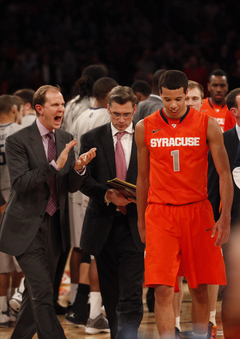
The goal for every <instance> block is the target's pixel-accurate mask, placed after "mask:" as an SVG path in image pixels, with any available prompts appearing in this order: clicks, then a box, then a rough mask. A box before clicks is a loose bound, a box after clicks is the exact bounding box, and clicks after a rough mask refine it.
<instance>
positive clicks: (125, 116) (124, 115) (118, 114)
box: [109, 110, 133, 119]
mask: <svg viewBox="0 0 240 339" xmlns="http://www.w3.org/2000/svg"><path fill="white" fill-rule="evenodd" d="M109 111H110V110H109ZM110 113H111V114H112V115H113V116H114V118H116V119H120V118H123V119H127V118H129V117H131V116H132V115H133V112H132V113H123V114H121V113H117V112H111V111H110Z"/></svg>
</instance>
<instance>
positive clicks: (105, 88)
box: [92, 77, 118, 100]
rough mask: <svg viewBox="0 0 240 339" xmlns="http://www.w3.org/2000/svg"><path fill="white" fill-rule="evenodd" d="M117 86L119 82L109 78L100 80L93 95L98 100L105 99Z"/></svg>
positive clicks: (95, 85) (94, 87) (94, 88)
mask: <svg viewBox="0 0 240 339" xmlns="http://www.w3.org/2000/svg"><path fill="white" fill-rule="evenodd" d="M117 85H118V83H117V81H116V80H114V79H112V78H109V77H104V78H101V79H98V80H97V81H96V82H95V84H94V85H93V91H92V95H93V97H94V98H96V99H97V100H99V99H104V98H105V97H106V95H107V94H108V93H109V92H110V91H111V89H113V88H114V87H116V86H117Z"/></svg>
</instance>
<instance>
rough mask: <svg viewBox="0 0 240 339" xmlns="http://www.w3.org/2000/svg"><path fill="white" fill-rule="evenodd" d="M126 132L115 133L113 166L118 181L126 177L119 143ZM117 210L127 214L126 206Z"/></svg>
mask: <svg viewBox="0 0 240 339" xmlns="http://www.w3.org/2000/svg"><path fill="white" fill-rule="evenodd" d="M125 133H127V132H118V133H117V143H116V149H115V164H116V176H117V178H118V179H121V180H124V181H125V180H126V176H127V165H126V160H125V155H124V151H123V147H122V143H121V138H122V136H123V135H124V134H125ZM118 209H119V210H120V211H121V212H122V213H123V214H126V213H127V208H126V206H118Z"/></svg>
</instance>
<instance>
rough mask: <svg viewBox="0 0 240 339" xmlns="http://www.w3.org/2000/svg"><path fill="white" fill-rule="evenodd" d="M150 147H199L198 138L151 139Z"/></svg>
mask: <svg viewBox="0 0 240 339" xmlns="http://www.w3.org/2000/svg"><path fill="white" fill-rule="evenodd" d="M150 145H151V147H171V146H200V137H175V138H152V139H150Z"/></svg>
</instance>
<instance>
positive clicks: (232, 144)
mask: <svg viewBox="0 0 240 339" xmlns="http://www.w3.org/2000/svg"><path fill="white" fill-rule="evenodd" d="M223 137H224V144H225V147H226V150H227V154H228V158H229V163H230V168H231V171H232V170H233V168H234V162H235V159H236V155H237V150H238V144H239V140H238V136H237V132H236V127H235V126H234V127H233V128H232V129H230V130H228V131H226V132H224V133H223ZM208 198H209V200H210V202H211V204H212V206H213V212H214V218H215V221H217V220H218V219H219V216H220V213H219V204H220V195H219V176H218V174H217V171H216V169H215V166H214V163H213V159H212V156H211V154H210V152H209V166H208ZM239 206H240V190H239V188H238V187H237V186H236V185H235V183H234V198H233V205H232V211H231V218H232V220H231V223H232V224H234V223H235V222H236V220H237V218H238V216H239Z"/></svg>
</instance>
